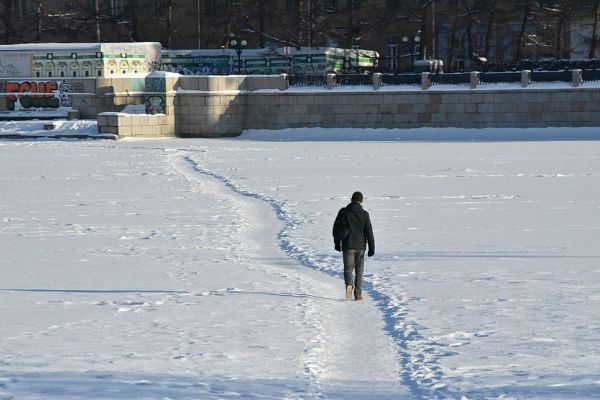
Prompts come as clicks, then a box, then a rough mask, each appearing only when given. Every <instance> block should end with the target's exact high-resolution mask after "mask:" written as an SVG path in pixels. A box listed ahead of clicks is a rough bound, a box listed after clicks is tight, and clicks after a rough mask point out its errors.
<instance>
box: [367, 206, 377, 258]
mask: <svg viewBox="0 0 600 400" xmlns="http://www.w3.org/2000/svg"><path fill="white" fill-rule="evenodd" d="M365 237H366V238H367V243H368V244H369V253H368V254H367V255H368V256H369V257H372V256H373V255H374V254H375V236H373V226H372V225H371V217H369V213H367V221H366V223H365Z"/></svg>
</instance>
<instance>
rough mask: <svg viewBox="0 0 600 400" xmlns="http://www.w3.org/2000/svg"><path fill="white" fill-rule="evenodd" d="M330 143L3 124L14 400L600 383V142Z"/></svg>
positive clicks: (389, 394) (0, 218) (576, 389)
mask: <svg viewBox="0 0 600 400" xmlns="http://www.w3.org/2000/svg"><path fill="white" fill-rule="evenodd" d="M354 133H356V132H354ZM548 134H549V136H548V137H552V132H551V131H550V130H548ZM359 136H360V135H359ZM320 137H321V139H319V135H318V134H317V136H314V135H313V136H310V137H305V139H306V140H300V139H301V136H293V134H290V133H289V132H287V133H279V134H278V133H265V132H250V133H248V134H246V135H243V136H242V137H241V138H238V139H219V140H201V139H195V140H191V139H190V140H184V139H168V140H167V139H165V140H126V141H119V142H112V141H42V142H31V141H3V142H0V186H1V187H2V190H1V191H0V254H1V255H2V257H1V258H0V315H2V323H1V324H0V399H12V398H14V399H38V398H48V399H50V398H52V399H54V398H69V399H90V398H99V399H100V398H111V399H116V398H144V399H165V398H172V399H186V398H189V399H198V398H201V399H211V398H215V399H217V398H219V399H222V398H233V397H238V398H239V397H242V398H273V399H283V398H287V399H306V398H309V399H310V398H314V399H337V398H349V399H367V398H373V399H385V398H390V399H392V398H394V399H446V398H452V399H481V398H503V399H507V398H515V399H524V398H527V399H529V398H536V399H548V398H556V399H564V398H569V399H588V398H598V397H600V371H599V369H598V366H599V365H600V311H599V310H600V295H599V293H600V246H599V242H598V238H599V234H600V141H531V142H528V141H518V142H510V141H500V142H494V141H487V142H460V141H447V142H422V143H419V142H402V141H394V140H391V139H392V138H387V139H389V140H386V141H383V140H380V141H360V140H358V141H332V140H323V139H324V138H326V137H325V136H322V135H321V136H320ZM353 138H354V139H356V137H353ZM355 190H360V191H362V192H363V193H364V195H365V202H364V206H365V208H366V209H367V210H368V211H369V213H370V214H371V219H372V221H373V226H374V231H375V239H376V250H377V252H376V255H375V256H374V257H373V258H369V259H367V261H366V275H365V280H366V289H367V290H366V293H365V294H366V296H365V301H364V302H360V303H357V302H348V301H344V300H343V297H344V296H343V294H344V293H343V278H342V273H341V272H342V268H341V257H340V255H339V253H337V252H335V251H334V250H333V243H332V239H331V225H332V223H333V219H334V218H335V215H336V214H337V211H338V210H339V208H341V207H343V206H345V205H346V204H347V203H348V201H349V197H350V195H351V193H352V192H353V191H355Z"/></svg>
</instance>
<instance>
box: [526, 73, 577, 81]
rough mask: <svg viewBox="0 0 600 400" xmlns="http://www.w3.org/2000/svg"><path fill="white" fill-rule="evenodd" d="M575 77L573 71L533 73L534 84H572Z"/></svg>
mask: <svg viewBox="0 0 600 400" xmlns="http://www.w3.org/2000/svg"><path fill="white" fill-rule="evenodd" d="M572 77H573V73H572V72H571V71H532V72H531V81H532V82H570V81H571V79H572Z"/></svg>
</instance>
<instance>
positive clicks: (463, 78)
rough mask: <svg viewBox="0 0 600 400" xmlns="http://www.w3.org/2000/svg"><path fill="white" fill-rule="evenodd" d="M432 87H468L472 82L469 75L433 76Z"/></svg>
mask: <svg viewBox="0 0 600 400" xmlns="http://www.w3.org/2000/svg"><path fill="white" fill-rule="evenodd" d="M429 77H430V78H431V84H432V85H466V84H469V82H470V81H471V75H470V74H469V73H452V74H431V75H429Z"/></svg>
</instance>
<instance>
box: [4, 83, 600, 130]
mask: <svg viewBox="0 0 600 400" xmlns="http://www.w3.org/2000/svg"><path fill="white" fill-rule="evenodd" d="M475 74H476V73H474V75H473V76H472V80H471V84H470V85H462V86H453V87H452V86H435V85H434V86H431V85H430V82H428V81H427V76H426V75H424V76H423V78H424V79H423V82H422V85H421V86H414V87H407V86H381V85H380V82H377V81H376V82H374V84H373V87H367V86H364V87H361V88H349V87H336V86H334V85H333V83H332V82H333V79H332V77H329V78H330V79H328V83H329V88H319V89H314V88H313V89H304V88H289V87H288V81H287V76H285V75H278V76H253V75H249V76H180V75H177V74H169V73H162V72H155V73H152V74H150V75H147V76H135V77H115V78H72V79H68V78H65V79H63V78H56V80H52V79H51V78H41V79H38V80H33V78H32V80H23V79H19V80H9V79H4V80H0V86H2V87H3V88H4V91H3V94H2V95H1V96H0V110H2V109H4V110H7V111H9V112H10V107H15V106H17V108H18V106H19V104H18V102H23V103H24V104H26V103H27V102H30V103H29V104H30V105H31V104H32V103H31V102H41V103H40V104H41V105H42V106H43V105H47V104H45V101H42V100H40V99H41V98H46V99H50V100H49V101H48V104H51V105H52V106H56V107H57V108H58V109H59V110H63V111H65V114H66V110H69V109H77V110H79V113H80V115H81V117H82V118H95V117H97V116H98V117H99V118H98V122H99V124H98V127H99V131H100V132H101V133H113V134H116V135H119V136H140V137H142V136H153V137H157V136H181V137H220V136H234V135H238V134H240V133H241V132H242V131H243V130H244V129H284V128H294V127H336V128H340V127H341V128H345V127H347V128H416V127H462V128H482V127H518V128H529V127H549V126H572V127H581V126H600V85H599V84H598V83H593V82H592V83H590V82H586V83H583V84H581V82H580V80H579V79H578V78H577V79H576V74H575V73H574V75H573V82H571V83H555V84H532V85H530V84H529V83H528V80H527V75H526V74H523V76H524V77H525V78H524V79H523V81H522V82H521V85H519V84H514V85H512V86H511V85H499V86H494V85H491V86H486V85H479V84H478V79H477V78H478V77H477V76H476V75H475ZM36 79H37V78H36ZM65 82H66V83H65ZM40 83H41V84H40ZM58 87H60V90H56V93H54V92H50V90H51V89H52V88H54V89H56V88H58ZM17 89H18V90H20V91H19V92H15V90H17ZM36 91H37V92H36ZM44 91H45V92H44ZM44 93H45V94H44ZM27 96H29V97H27ZM42 103H44V104H42ZM64 105H66V107H63V106H64ZM127 105H138V108H140V107H141V108H142V112H143V110H144V109H145V110H146V114H144V115H143V116H138V115H136V114H126V113H123V112H122V111H123V109H124V108H125V106H127ZM9 106H10V107H9ZM106 112H108V114H106Z"/></svg>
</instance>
